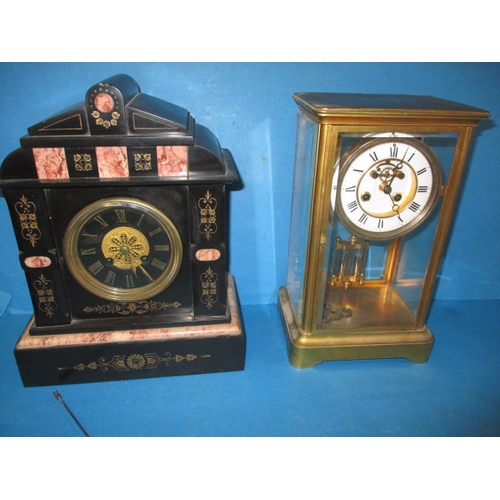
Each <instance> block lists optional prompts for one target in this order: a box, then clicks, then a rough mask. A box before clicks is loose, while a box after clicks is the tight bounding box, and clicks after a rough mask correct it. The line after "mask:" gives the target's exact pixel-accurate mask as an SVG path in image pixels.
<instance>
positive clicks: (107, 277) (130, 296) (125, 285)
mask: <svg viewBox="0 0 500 500" xmlns="http://www.w3.org/2000/svg"><path fill="white" fill-rule="evenodd" d="M181 255H182V242H181V238H180V236H179V233H178V231H177V229H176V228H175V226H174V224H173V223H172V221H171V220H170V219H169V218H168V217H167V216H166V215H165V214H164V213H163V212H161V211H160V210H158V209H157V208H156V207H154V206H153V205H151V204H149V203H145V202H142V201H139V200H135V199H127V198H111V199H107V200H101V201H97V202H95V203H92V204H91V205H89V206H87V207H85V208H84V209H83V210H81V211H80V212H79V213H78V214H76V216H75V217H74V218H73V219H72V221H71V222H70V224H69V225H68V228H67V229H66V233H65V236H64V256H65V258H66V262H67V265H68V268H69V270H70V272H71V274H72V275H73V277H74V278H75V279H76V281H78V283H79V284H80V285H81V286H83V287H84V288H85V289H87V290H88V291H89V292H91V293H93V294H95V295H97V296H99V297H101V298H105V299H109V300H115V301H135V300H145V299H147V298H150V297H153V296H155V295H157V294H158V293H160V292H162V291H163V290H164V289H165V288H167V287H168V286H169V285H170V284H171V283H172V282H173V280H174V279H175V277H176V276H177V273H178V271H179V268H180V264H181Z"/></svg>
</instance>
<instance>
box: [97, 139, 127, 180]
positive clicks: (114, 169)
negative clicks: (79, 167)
mask: <svg viewBox="0 0 500 500" xmlns="http://www.w3.org/2000/svg"><path fill="white" fill-rule="evenodd" d="M95 151H96V156H97V168H98V170H99V177H106V178H112V177H128V162H127V148H126V147H124V146H99V147H96V148H95Z"/></svg>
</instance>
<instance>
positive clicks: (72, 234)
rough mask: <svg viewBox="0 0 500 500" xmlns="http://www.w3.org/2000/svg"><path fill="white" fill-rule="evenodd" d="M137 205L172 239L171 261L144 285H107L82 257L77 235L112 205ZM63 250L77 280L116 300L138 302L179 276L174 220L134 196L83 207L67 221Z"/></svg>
mask: <svg viewBox="0 0 500 500" xmlns="http://www.w3.org/2000/svg"><path fill="white" fill-rule="evenodd" d="M123 207H129V208H135V209H137V210H139V211H142V212H145V213H147V214H148V215H150V216H151V217H153V218H154V219H155V220H156V221H157V222H158V224H159V225H160V226H161V227H162V229H163V230H164V231H165V233H166V234H167V236H168V237H169V239H170V246H171V250H170V260H169V262H168V264H167V266H166V267H165V269H164V271H163V272H162V274H161V275H160V276H159V277H158V278H157V279H155V280H154V282H152V283H149V284H147V285H144V286H140V287H135V288H130V289H128V288H127V289H124V288H118V287H114V286H110V285H107V284H105V283H102V282H101V281H99V280H98V279H96V278H95V277H94V276H92V274H91V273H90V272H89V271H88V270H87V268H86V267H85V266H84V265H83V263H82V261H81V260H80V258H79V250H78V237H79V235H80V231H81V230H82V229H83V227H84V226H85V224H86V223H87V221H88V220H89V219H91V218H92V217H95V216H96V215H98V214H99V213H100V212H102V211H103V210H108V209H110V208H123ZM63 253H64V258H65V260H66V265H67V267H68V269H69V271H70V273H71V275H72V276H73V277H74V278H75V280H76V281H77V282H78V283H79V284H80V285H81V286H82V287H83V288H85V289H86V290H87V291H89V292H90V293H92V294H94V295H97V296H98V297H101V298H103V299H108V300H113V301H115V302H136V301H140V300H146V299H150V298H151V297H154V296H155V295H158V294H159V293H160V292H162V291H163V290H165V289H166V288H167V287H168V286H170V285H171V284H172V282H173V281H174V280H175V278H176V277H177V274H178V273H179V270H180V267H181V263H182V240H181V237H180V235H179V232H178V231H177V228H176V227H175V225H174V223H173V222H172V221H171V220H170V219H169V218H168V217H167V216H166V215H165V214H164V213H163V212H162V211H161V210H159V209H158V208H157V207H155V206H153V205H151V204H150V203H146V202H144V201H140V200H137V199H132V198H108V199H105V200H99V201H96V202H94V203H91V204H90V205H87V206H86V207H85V208H83V209H82V210H80V211H79V212H78V213H77V214H76V215H75V216H74V217H73V219H72V220H71V222H70V223H69V224H68V227H67V228H66V231H65V234H64V240H63Z"/></svg>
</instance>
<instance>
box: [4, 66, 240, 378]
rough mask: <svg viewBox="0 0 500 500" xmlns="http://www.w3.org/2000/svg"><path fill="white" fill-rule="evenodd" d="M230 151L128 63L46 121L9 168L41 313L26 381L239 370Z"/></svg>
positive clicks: (24, 345)
mask: <svg viewBox="0 0 500 500" xmlns="http://www.w3.org/2000/svg"><path fill="white" fill-rule="evenodd" d="M238 181H239V176H238V173H237V170H236V167H235V164H234V161H233V158H232V156H231V154H230V152H229V151H228V150H226V149H222V148H221V147H220V145H219V142H218V140H217V138H216V137H215V136H214V135H213V133H212V132H210V131H209V130H208V129H206V128H205V127H203V126H201V125H199V124H197V123H196V122H195V120H194V119H193V117H192V116H191V114H190V113H189V112H188V111H187V110H185V109H183V108H181V107H179V106H176V105H174V104H171V103H169V102H165V101H162V100H160V99H157V98H155V97H152V96H149V95H145V94H143V93H141V91H140V89H139V86H138V84H137V83H136V82H135V81H134V80H133V79H132V78H131V77H129V76H127V75H116V76H114V77H112V78H109V79H107V80H104V81H102V82H101V83H98V84H96V85H94V86H92V87H91V88H90V89H89V90H88V92H87V93H86V96H85V100H84V102H83V103H82V104H81V105H80V106H77V107H75V108H73V109H71V110H69V111H65V112H63V113H60V114H57V115H55V116H53V117H52V118H49V119H47V120H44V121H43V122H41V123H38V124H36V125H34V126H32V127H30V128H29V130H28V135H27V136H25V137H23V138H22V139H21V147H20V148H19V149H17V150H15V151H13V152H12V153H11V154H10V155H9V156H8V157H7V158H6V159H5V160H4V162H3V164H2V168H1V189H2V194H3V196H4V197H5V199H6V201H7V204H8V207H9V210H10V214H11V218H12V224H13V227H14V231H15V235H16V239H17V242H18V246H19V252H20V262H21V266H22V268H23V270H24V272H25V274H26V278H27V283H28V287H29V291H30V294H31V298H32V302H33V308H34V315H33V318H32V320H31V321H30V323H29V324H28V325H27V327H26V329H25V331H24V332H23V334H22V336H21V338H20V340H19V342H18V344H17V346H16V348H15V355H16V359H17V363H18V366H19V369H20V372H21V376H22V378H23V382H24V384H25V385H27V386H31V385H47V384H62V383H78V382H93V381H106V380H118V379H126V378H143V377H157V376H167V375H180V374H190V373H207V372H216V371H230V370H241V369H243V367H244V360H245V335H244V332H243V329H242V326H241V321H240V313H239V306H238V299H237V295H236V289H235V283H234V278H233V277H232V276H231V275H230V274H229V273H228V269H227V252H228V248H227V234H226V233H227V223H226V220H227V209H228V207H227V193H226V189H227V188H228V187H230V186H231V185H235V184H236V183H237V182H238Z"/></svg>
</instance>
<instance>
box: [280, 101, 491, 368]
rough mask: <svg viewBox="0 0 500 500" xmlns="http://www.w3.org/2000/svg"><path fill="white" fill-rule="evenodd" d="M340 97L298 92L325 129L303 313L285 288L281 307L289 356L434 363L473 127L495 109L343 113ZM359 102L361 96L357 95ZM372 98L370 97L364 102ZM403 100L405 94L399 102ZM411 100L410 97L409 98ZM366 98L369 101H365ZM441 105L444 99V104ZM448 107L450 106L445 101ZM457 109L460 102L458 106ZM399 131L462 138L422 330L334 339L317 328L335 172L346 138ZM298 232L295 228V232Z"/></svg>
mask: <svg viewBox="0 0 500 500" xmlns="http://www.w3.org/2000/svg"><path fill="white" fill-rule="evenodd" d="M331 96H335V94H295V95H294V96H293V97H294V99H295V101H296V102H297V103H298V105H299V106H300V108H301V110H302V111H304V112H306V113H307V114H309V116H310V117H312V119H313V120H314V121H315V122H316V124H317V128H318V130H317V132H318V135H317V137H318V139H317V143H316V149H315V161H316V163H315V165H314V179H313V185H312V198H311V199H312V202H311V211H310V221H309V228H310V229H309V237H308V242H307V253H306V262H305V269H304V282H303V291H302V298H303V301H302V315H301V321H300V323H299V322H298V321H297V318H296V315H295V311H294V306H293V302H292V301H291V299H290V295H289V292H288V290H287V288H286V286H285V287H282V288H281V289H280V290H279V305H280V306H281V312H282V318H283V321H284V327H285V330H286V331H287V333H288V336H287V340H288V347H289V358H290V362H291V364H292V365H294V366H296V367H297V368H304V367H310V366H314V365H315V364H317V363H319V362H321V361H326V360H336V359H370V358H378V357H388V358H391V357H405V358H408V359H411V360H412V361H414V362H425V361H427V359H428V357H429V355H430V352H431V349H432V345H433V342H434V337H433V335H432V333H431V332H430V331H429V330H428V328H427V327H426V326H425V322H426V319H427V315H428V311H429V307H430V302H431V299H432V293H433V290H434V286H435V282H436V275H437V271H438V267H439V263H440V261H441V257H442V254H443V250H444V246H445V243H446V239H447V235H448V230H449V227H450V224H451V219H452V215H453V211H454V206H455V203H456V199H457V195H458V190H459V186H460V181H461V177H462V173H463V170H464V166H465V162H466V158H467V152H468V149H469V146H470V142H471V138H472V134H473V129H474V127H475V126H476V125H477V123H478V122H479V121H480V120H482V119H485V118H487V117H489V116H490V114H489V113H488V112H487V111H484V110H480V109H477V108H472V107H469V106H465V105H458V106H451V107H449V108H448V107H447V106H446V105H444V106H443V105H442V101H441V100H439V101H441V102H440V103H439V104H438V105H436V106H435V107H434V108H433V107H432V104H433V102H434V101H433V99H434V98H428V99H429V103H430V105H431V107H426V108H422V107H420V106H415V107H407V108H402V107H399V108H398V107H394V108H391V107H387V108H380V107H379V108H368V107H354V106H352V107H340V106H336V105H333V104H332V105H329V103H330V98H331ZM352 97H353V99H354V100H355V98H356V96H355V95H352ZM364 97H366V96H363V99H364ZM391 97H396V100H397V97H399V96H391ZM405 97H408V96H405ZM363 99H362V102H365V101H364V100H363ZM436 101H438V100H436ZM444 102H445V103H446V102H447V101H444ZM451 104H457V103H451ZM390 132H399V133H402V134H409V135H419V134H422V135H426V134H431V133H453V134H456V136H457V140H456V145H455V152H454V156H453V159H452V163H451V168H450V173H449V176H448V181H447V185H446V186H443V187H442V189H441V193H440V194H441V196H442V198H443V203H442V206H441V210H440V215H439V220H438V226H437V231H436V236H435V239H434V242H433V246H432V250H431V254H430V255H431V257H430V261H429V265H428V267H427V270H426V273H425V277H424V282H423V288H422V292H421V295H420V300H419V304H418V308H417V310H416V315H415V323H414V330H411V331H408V330H407V329H401V330H397V329H396V330H393V329H388V330H387V331H373V332H367V331H364V332H359V333H355V334H348V333H340V334H339V333H332V332H330V331H326V332H325V331H321V330H318V329H317V318H318V315H319V308H320V307H322V304H320V302H321V300H320V299H321V297H322V294H323V293H324V286H325V284H324V280H323V263H324V259H325V249H326V248H327V245H328V242H327V226H328V218H329V211H330V193H331V189H332V179H333V174H334V168H335V166H336V165H338V164H339V162H338V159H339V155H340V149H341V147H340V146H341V135H342V134H353V135H354V134H356V135H360V136H363V135H367V134H384V133H390ZM292 230H293V228H292ZM393 241H394V243H392V244H391V245H390V247H389V249H390V251H389V255H388V257H387V262H388V263H389V266H388V268H387V269H386V275H385V276H384V278H386V279H389V278H390V277H391V275H393V273H394V267H395V262H396V261H397V256H398V253H399V240H393Z"/></svg>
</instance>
